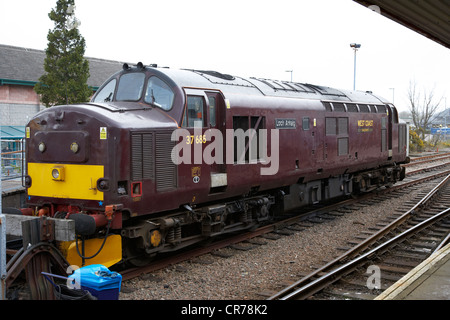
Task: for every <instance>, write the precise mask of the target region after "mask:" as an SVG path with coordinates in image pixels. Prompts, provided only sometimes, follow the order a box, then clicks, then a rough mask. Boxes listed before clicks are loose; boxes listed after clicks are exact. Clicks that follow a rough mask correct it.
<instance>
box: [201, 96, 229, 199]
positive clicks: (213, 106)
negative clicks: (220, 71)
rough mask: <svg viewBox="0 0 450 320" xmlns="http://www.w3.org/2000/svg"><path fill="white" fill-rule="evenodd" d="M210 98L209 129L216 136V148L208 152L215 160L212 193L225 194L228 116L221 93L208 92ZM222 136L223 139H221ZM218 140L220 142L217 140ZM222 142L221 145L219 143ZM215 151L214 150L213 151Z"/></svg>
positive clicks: (212, 165) (213, 163)
mask: <svg viewBox="0 0 450 320" xmlns="http://www.w3.org/2000/svg"><path fill="white" fill-rule="evenodd" d="M206 95H207V97H208V120H209V123H208V127H209V131H210V133H211V135H208V138H209V136H213V135H214V138H213V139H214V141H211V143H214V148H212V147H211V148H210V149H209V150H208V152H209V151H210V152H211V155H212V156H213V158H214V161H212V164H211V188H210V193H216V192H223V191H225V189H226V187H227V173H226V163H225V159H226V134H225V128H226V123H225V119H226V115H225V109H226V108H225V100H224V98H223V96H222V93H221V92H218V91H214V92H206ZM218 136H220V137H221V138H219V137H218ZM216 139H218V140H216ZM219 142H220V143H219ZM213 149H214V150H213Z"/></svg>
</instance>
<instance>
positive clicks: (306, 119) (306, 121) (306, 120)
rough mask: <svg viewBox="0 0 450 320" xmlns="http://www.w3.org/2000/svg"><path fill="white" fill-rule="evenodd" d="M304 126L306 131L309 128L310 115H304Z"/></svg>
mask: <svg viewBox="0 0 450 320" xmlns="http://www.w3.org/2000/svg"><path fill="white" fill-rule="evenodd" d="M302 127H303V130H304V131H307V130H309V117H303V121H302Z"/></svg>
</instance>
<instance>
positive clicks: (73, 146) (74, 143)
mask: <svg viewBox="0 0 450 320" xmlns="http://www.w3.org/2000/svg"><path fill="white" fill-rule="evenodd" d="M70 150H72V152H73V153H77V152H78V150H80V147H79V146H78V143H76V142H72V144H71V145H70Z"/></svg>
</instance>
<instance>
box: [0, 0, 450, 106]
mask: <svg viewBox="0 0 450 320" xmlns="http://www.w3.org/2000/svg"><path fill="white" fill-rule="evenodd" d="M75 4H76V10H75V16H76V17H77V19H79V20H80V21H81V26H80V27H79V29H80V32H81V34H82V36H83V37H84V38H85V39H86V53H85V54H86V56H88V57H95V58H102V59H109V60H118V61H126V62H136V63H137V62H138V61H142V62H143V63H144V64H150V63H157V64H158V65H159V66H168V67H171V68H196V69H203V70H206V69H209V70H216V71H220V72H223V73H229V74H232V75H236V76H243V77H250V76H254V77H260V78H268V79H276V80H290V79H291V73H289V72H286V71H287V70H293V73H292V77H293V81H296V82H303V83H312V84H317V85H324V86H329V87H334V88H338V89H348V90H351V89H353V59H354V52H353V50H352V49H351V48H350V43H355V42H356V43H360V44H361V49H360V50H359V51H358V52H357V70H356V89H357V90H364V91H366V90H370V91H373V92H374V93H375V94H378V95H381V96H383V97H385V98H387V99H389V100H390V101H392V100H393V99H394V103H395V105H396V106H397V107H398V108H399V109H400V111H403V110H407V89H408V86H409V83H410V81H415V82H416V84H417V87H418V88H420V89H425V90H428V91H430V90H432V89H433V88H434V90H435V94H436V96H444V97H448V99H445V98H444V99H443V100H442V109H444V106H445V101H446V100H447V101H446V103H447V107H448V108H450V49H447V48H445V47H444V46H442V45H440V44H437V43H435V42H433V41H431V40H429V39H427V38H425V37H423V36H421V35H419V34H417V33H415V32H414V31H412V30H410V29H408V28H406V27H403V26H401V25H399V24H397V23H395V22H393V21H391V20H389V19H387V18H385V17H383V16H381V15H379V14H378V13H376V12H373V11H371V10H369V9H367V8H366V7H363V6H361V5H359V4H357V3H355V2H354V1H351V0H276V1H273V0H272V1H266V0H226V1H222V0H127V1H111V0H75ZM54 7H56V0H14V1H6V0H1V2H0V30H1V31H0V44H6V45H13V46H20V47H26V48H33V49H41V50H45V48H46V47H47V34H48V31H49V29H53V27H54V25H53V22H52V21H51V20H50V19H49V18H48V13H49V12H50V11H51V9H52V8H54Z"/></svg>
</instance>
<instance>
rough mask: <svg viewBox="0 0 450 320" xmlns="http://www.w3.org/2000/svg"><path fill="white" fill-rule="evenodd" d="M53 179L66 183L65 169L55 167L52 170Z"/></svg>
mask: <svg viewBox="0 0 450 320" xmlns="http://www.w3.org/2000/svg"><path fill="white" fill-rule="evenodd" d="M52 178H53V180H56V181H64V167H54V168H53V169H52Z"/></svg>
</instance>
